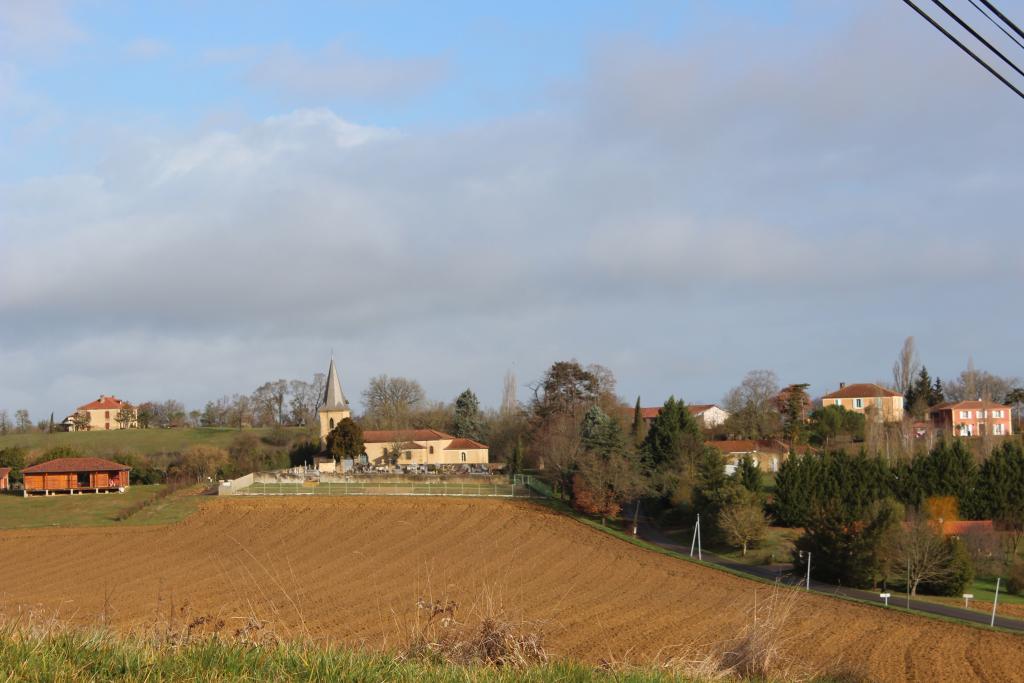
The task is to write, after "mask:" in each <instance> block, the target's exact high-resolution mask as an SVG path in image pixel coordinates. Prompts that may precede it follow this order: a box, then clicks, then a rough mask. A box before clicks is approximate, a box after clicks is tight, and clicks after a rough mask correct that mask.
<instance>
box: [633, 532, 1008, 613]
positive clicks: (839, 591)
mask: <svg viewBox="0 0 1024 683" xmlns="http://www.w3.org/2000/svg"><path fill="white" fill-rule="evenodd" d="M637 535H638V536H639V537H640V538H642V539H643V540H645V541H647V542H648V543H653V544H654V545H657V546H660V547H662V548H665V549H666V550H672V551H675V552H677V553H682V554H684V555H688V554H689V553H690V546H688V545H686V546H684V545H682V544H680V543H677V542H676V541H674V540H672V539H671V538H670V537H669V536H667V535H665V534H664V533H663V532H662V531H660V530H659V529H658V528H657V527H656V526H654V525H653V524H652V523H651V522H650V520H646V519H644V518H643V517H641V518H640V524H639V528H638V532H637ZM702 554H703V560H704V562H707V563H709V564H714V565H718V566H720V567H727V568H729V569H732V570H734V571H737V572H740V573H742V574H748V575H750V576H757V577H759V578H762V579H768V580H769V581H777V580H779V581H784V582H787V583H799V584H801V585H803V583H804V578H803V577H795V576H793V575H792V573H791V571H790V570H791V566H790V565H772V566H752V565H747V564H741V563H739V562H736V561H734V560H730V559H727V558H724V557H721V556H720V555H715V554H714V553H709V552H707V551H705V552H704V553H702ZM695 559H696V557H695ZM812 571H813V565H812ZM811 590H812V591H814V592H816V593H823V594H825V595H842V596H846V597H850V598H857V599H858V600H865V601H867V602H874V603H878V604H884V602H885V601H884V600H883V599H882V598H880V597H879V596H878V593H873V592H871V591H865V590H859V589H857V588H844V587H842V586H833V585H832V584H828V583H822V582H820V581H815V580H813V579H812V580H811ZM889 604H890V605H893V606H894V607H895V606H898V607H906V606H907V601H906V598H904V599H902V600H893V599H891V598H890V600H889ZM910 608H911V609H913V610H917V611H919V612H928V613H929V614H938V615H941V616H944V617H951V618H953V619H961V620H963V621H972V622H975V623H978V624H984V625H985V626H988V625H989V621H990V620H991V618H992V616H991V614H985V613H982V612H974V611H971V610H968V609H963V608H962V607H954V606H952V605H943V604H938V603H934V602H925V601H923V600H915V599H911V601H910ZM996 626H999V627H1002V628H1005V629H1010V630H1013V631H1021V632H1024V621H1021V620H1020V619H1011V618H1009V617H1002V616H999V614H998V610H997V614H996Z"/></svg>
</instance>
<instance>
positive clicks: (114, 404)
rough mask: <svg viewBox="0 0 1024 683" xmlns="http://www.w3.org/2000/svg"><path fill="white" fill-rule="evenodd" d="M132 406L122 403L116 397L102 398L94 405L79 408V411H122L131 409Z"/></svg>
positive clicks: (89, 404)
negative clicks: (122, 409)
mask: <svg viewBox="0 0 1024 683" xmlns="http://www.w3.org/2000/svg"><path fill="white" fill-rule="evenodd" d="M131 407H132V404H130V403H128V402H127V401H122V400H121V399H119V398H117V397H116V396H100V397H99V398H98V399H96V400H95V401H93V402H92V403H86V404H85V405H84V406H78V410H120V409H121V408H131Z"/></svg>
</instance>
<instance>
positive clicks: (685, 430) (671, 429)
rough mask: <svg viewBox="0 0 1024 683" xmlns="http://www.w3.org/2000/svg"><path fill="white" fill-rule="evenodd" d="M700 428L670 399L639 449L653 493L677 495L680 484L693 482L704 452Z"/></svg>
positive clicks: (680, 406)
mask: <svg viewBox="0 0 1024 683" xmlns="http://www.w3.org/2000/svg"><path fill="white" fill-rule="evenodd" d="M705 450H706V449H705V447H704V437H703V435H702V434H701V430H700V425H698V424H697V421H696V420H695V419H694V418H693V416H692V415H690V411H688V410H687V409H686V405H685V404H684V403H683V402H682V401H677V400H676V399H675V397H674V396H670V397H669V399H668V400H667V401H665V405H663V406H662V407H661V412H660V413H658V416H657V417H656V418H654V420H653V421H652V422H651V427H650V429H649V430H648V432H647V436H646V437H645V438H644V442H643V445H642V446H641V455H642V461H643V465H644V467H645V469H646V470H647V471H648V473H649V474H650V475H651V477H652V480H653V484H654V488H655V490H656V491H657V492H658V493H659V494H660V495H662V496H666V497H667V496H669V495H671V494H672V493H674V492H676V491H677V490H678V488H679V485H680V483H681V482H687V485H688V486H692V485H693V484H694V483H695V482H696V474H697V471H696V470H697V463H698V459H699V458H700V456H701V455H702V454H703V453H704V451H705Z"/></svg>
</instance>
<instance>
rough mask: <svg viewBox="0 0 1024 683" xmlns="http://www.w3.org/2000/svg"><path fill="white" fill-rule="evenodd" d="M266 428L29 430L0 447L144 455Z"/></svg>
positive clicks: (0, 440)
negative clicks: (49, 432)
mask: <svg viewBox="0 0 1024 683" xmlns="http://www.w3.org/2000/svg"><path fill="white" fill-rule="evenodd" d="M286 429H287V431H288V433H289V434H293V435H294V436H296V437H297V436H301V435H302V434H304V433H305V432H306V430H305V428H303V427H288V428H286ZM269 433H270V429H269V428H267V429H262V428H255V429H245V430H241V431H240V430H238V429H230V428H226V427H203V428H200V429H119V430H111V431H98V432H54V433H52V434H47V433H45V432H30V433H28V434H5V435H3V436H0V449H3V448H8V447H10V446H21V447H23V448H26V449H28V450H29V452H30V457H35V456H38V455H41V454H43V453H45V452H46V451H48V450H50V449H51V448H56V447H58V446H64V447H67V448H71V449H73V450H74V451H75V452H77V453H80V454H82V455H93V456H97V457H110V456H111V455H116V454H118V453H129V454H136V455H147V454H150V453H176V452H180V451H182V450H184V449H186V448H188V447H189V446H193V445H197V444H201V445H207V446H217V447H218V448H227V447H228V446H230V445H231V442H232V441H233V440H234V439H235V438H236V437H237V436H238V435H239V434H253V435H255V436H257V437H264V436H266V435H268V434H269Z"/></svg>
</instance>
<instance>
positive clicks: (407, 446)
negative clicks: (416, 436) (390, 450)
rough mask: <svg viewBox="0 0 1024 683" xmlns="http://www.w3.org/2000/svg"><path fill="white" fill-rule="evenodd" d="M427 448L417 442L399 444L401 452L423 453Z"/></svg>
mask: <svg viewBox="0 0 1024 683" xmlns="http://www.w3.org/2000/svg"><path fill="white" fill-rule="evenodd" d="M425 448H426V446H424V445H423V444H421V443H416V442H415V441H406V442H405V443H401V444H398V450H400V451H422V450H423V449H425Z"/></svg>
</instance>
